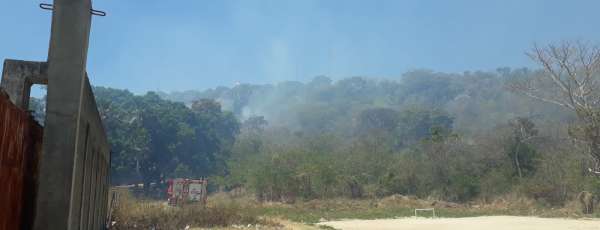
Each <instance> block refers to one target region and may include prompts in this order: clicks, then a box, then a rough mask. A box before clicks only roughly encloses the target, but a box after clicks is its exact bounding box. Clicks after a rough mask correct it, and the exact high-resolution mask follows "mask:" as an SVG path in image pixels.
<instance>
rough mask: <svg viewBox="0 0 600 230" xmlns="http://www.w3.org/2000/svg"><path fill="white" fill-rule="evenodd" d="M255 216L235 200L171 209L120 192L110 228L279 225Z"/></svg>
mask: <svg viewBox="0 0 600 230" xmlns="http://www.w3.org/2000/svg"><path fill="white" fill-rule="evenodd" d="M211 200H212V199H211ZM257 213H258V212H256V210H255V209H254V208H253V207H251V206H249V205H246V204H240V203H239V202H236V201H222V200H213V201H212V202H209V203H208V204H207V205H206V206H203V205H200V204H189V205H184V206H183V207H171V206H168V205H167V204H166V202H159V201H147V200H138V199H135V198H134V197H132V196H131V195H130V194H129V193H124V192H122V195H121V199H120V202H119V206H118V207H117V208H116V210H115V214H114V216H115V218H114V219H115V221H116V224H115V226H114V227H113V228H112V229H157V230H158V229H184V228H185V227H187V226H189V227H209V228H213V227H228V226H248V225H250V226H253V227H256V226H269V227H277V226H279V224H277V223H276V222H274V221H271V220H269V219H267V218H261V217H259V216H258V215H257Z"/></svg>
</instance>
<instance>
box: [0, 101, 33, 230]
mask: <svg viewBox="0 0 600 230" xmlns="http://www.w3.org/2000/svg"><path fill="white" fill-rule="evenodd" d="M41 146H42V127H41V126H39V125H38V124H37V123H36V122H35V121H34V120H33V118H32V117H31V116H30V115H29V113H27V112H26V111H23V110H21V109H19V108H17V106H15V105H13V104H12V103H11V102H10V101H9V99H8V96H7V95H6V94H4V93H3V92H2V91H1V90H0V230H12V229H31V223H32V221H33V215H34V213H33V208H34V207H33V206H34V201H35V199H34V198H35V180H36V178H35V176H36V175H37V173H36V168H37V159H38V158H39V154H40V153H41Z"/></svg>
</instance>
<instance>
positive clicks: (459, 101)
mask: <svg viewBox="0 0 600 230" xmlns="http://www.w3.org/2000/svg"><path fill="white" fill-rule="evenodd" d="M533 74H535V72H534V71H531V70H528V69H515V70H511V69H509V68H499V69H497V70H496V71H493V72H483V71H476V72H464V73H462V74H447V73H438V72H433V71H429V70H418V71H412V72H408V73H406V74H404V75H402V76H401V77H399V78H398V79H378V78H369V77H348V78H343V79H341V80H337V81H333V80H332V79H331V78H328V77H326V76H318V77H315V78H313V79H312V80H311V81H309V82H306V83H303V82H296V81H288V82H280V83H277V84H268V85H253V84H238V85H236V86H234V87H231V88H228V87H218V88H215V89H209V90H204V91H196V90H188V91H183V92H172V93H164V92H158V94H159V95H160V96H161V97H162V98H165V99H168V100H171V101H177V102H183V103H185V104H187V105H190V104H191V103H192V102H194V101H196V100H198V99H201V98H211V99H215V100H216V101H218V102H219V103H220V104H221V105H222V106H223V108H224V109H225V110H228V111H232V112H233V113H234V114H235V115H236V117H237V118H238V119H240V120H244V119H247V118H249V117H252V116H263V117H264V118H265V119H266V120H267V121H268V122H269V124H270V125H273V126H283V127H288V128H290V129H293V130H296V131H302V132H311V133H313V132H336V133H349V132H350V131H351V129H352V126H353V123H355V118H356V117H357V116H358V114H359V113H360V112H362V111H364V110H366V109H373V108H388V109H392V110H396V111H403V110H436V111H438V112H442V113H447V114H448V115H449V117H451V118H452V119H453V120H454V123H453V124H454V128H455V130H456V131H459V132H460V133H462V134H465V135H467V134H468V135H475V134H478V133H481V132H485V131H487V130H490V129H491V128H493V127H494V126H496V125H497V124H502V123H505V122H506V121H507V120H509V119H512V118H515V117H532V118H535V119H537V120H538V121H539V120H548V119H549V120H551V121H554V122H556V121H564V120H565V119H568V117H566V116H565V113H563V112H562V109H561V108H559V107H557V106H554V105H548V104H544V103H540V102H539V101H532V100H531V99H528V98H526V97H523V96H521V95H516V94H515V93H513V92H510V91H509V90H508V89H507V87H506V86H507V83H509V82H510V81H512V80H514V79H515V78H527V77H529V76H531V75H533Z"/></svg>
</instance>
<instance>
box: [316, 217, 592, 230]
mask: <svg viewBox="0 0 600 230" xmlns="http://www.w3.org/2000/svg"><path fill="white" fill-rule="evenodd" d="M320 225H327V226H331V227H334V228H336V229H342V230H354V229H377V230H386V229H403V230H450V229H452V230H482V229H483V230H570V229H573V230H600V219H595V220H587V219H586V220H573V219H550V218H537V217H514V216H486V217H468V218H436V219H426V218H403V219H383V220H343V221H331V222H323V223H320Z"/></svg>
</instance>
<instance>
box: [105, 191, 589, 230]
mask: <svg viewBox="0 0 600 230" xmlns="http://www.w3.org/2000/svg"><path fill="white" fill-rule="evenodd" d="M429 207H435V208H436V214H437V215H438V216H441V217H474V216H493V215H511V216H539V217H563V218H565V217H566V218H581V217H592V216H585V215H582V214H581V212H580V211H579V210H578V205H577V203H576V202H570V203H567V204H566V205H565V206H563V207H559V208H556V207H555V208H553V207H547V206H543V205H541V204H539V203H537V202H535V201H534V200H531V199H525V198H522V197H519V196H516V195H507V196H504V197H499V198H497V199H495V200H493V201H491V202H472V203H469V204H456V203H449V202H443V201H437V200H434V199H417V198H416V197H409V196H401V195H394V196H390V197H386V198H383V199H360V200H353V199H344V198H339V199H328V200H311V201H303V202H296V203H294V204H286V203H277V202H266V203H260V202H257V201H256V200H255V199H254V198H253V197H252V196H250V195H246V196H237V197H232V196H229V195H227V194H224V193H220V194H215V195H212V196H210V197H209V199H208V204H207V205H206V207H204V206H200V205H187V206H184V207H170V206H167V205H166V203H165V202H158V201H143V200H137V199H134V198H132V197H131V196H129V194H123V195H122V201H121V204H120V207H119V208H118V209H117V210H116V218H117V228H115V229H152V227H154V228H155V229H183V228H185V227H186V226H190V227H192V229H241V228H245V229H316V227H315V226H310V225H312V224H314V223H318V222H322V221H327V220H339V219H382V218H396V217H408V216H412V215H413V214H414V209H415V208H429Z"/></svg>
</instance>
